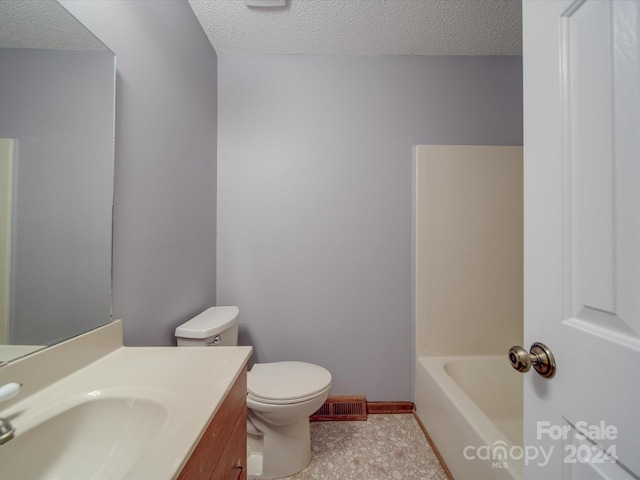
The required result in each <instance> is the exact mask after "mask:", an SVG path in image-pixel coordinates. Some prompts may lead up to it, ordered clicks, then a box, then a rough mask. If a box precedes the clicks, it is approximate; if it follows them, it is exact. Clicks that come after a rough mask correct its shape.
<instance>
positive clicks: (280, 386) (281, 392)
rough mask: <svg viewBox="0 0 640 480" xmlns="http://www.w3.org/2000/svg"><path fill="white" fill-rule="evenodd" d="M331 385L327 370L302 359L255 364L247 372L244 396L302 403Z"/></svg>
mask: <svg viewBox="0 0 640 480" xmlns="http://www.w3.org/2000/svg"><path fill="white" fill-rule="evenodd" d="M330 387H331V374H330V373H329V371H328V370H326V369H324V368H322V367H320V366H318V365H314V364H311V363H305V362H274V363H256V364H255V365H254V366H253V368H252V369H251V371H249V372H248V374H247V392H248V393H247V397H248V398H250V399H251V400H253V401H256V402H260V403H266V404H270V405H286V404H293V403H300V402H305V401H307V400H310V399H312V398H315V397H317V396H318V395H321V394H323V393H324V392H326V390H328V389H329V388H330Z"/></svg>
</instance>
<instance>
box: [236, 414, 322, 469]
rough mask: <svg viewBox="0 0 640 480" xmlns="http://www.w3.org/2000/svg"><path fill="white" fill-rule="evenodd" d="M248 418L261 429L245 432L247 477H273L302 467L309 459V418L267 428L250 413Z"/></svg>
mask: <svg viewBox="0 0 640 480" xmlns="http://www.w3.org/2000/svg"><path fill="white" fill-rule="evenodd" d="M249 417H250V421H251V422H252V423H253V425H255V427H257V429H258V430H259V431H260V432H261V433H259V434H254V433H248V434H247V478H248V479H263V480H272V479H276V478H283V477H288V476H290V475H293V474H295V473H298V472H299V471H300V470H304V469H305V467H306V466H307V465H309V462H310V461H311V432H310V428H309V419H308V418H304V419H302V420H300V421H299V422H296V423H293V424H291V425H269V426H268V427H267V426H266V425H265V424H264V422H262V421H261V420H260V419H259V418H257V417H256V416H255V415H252V412H250V413H249Z"/></svg>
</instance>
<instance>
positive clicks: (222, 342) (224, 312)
mask: <svg viewBox="0 0 640 480" xmlns="http://www.w3.org/2000/svg"><path fill="white" fill-rule="evenodd" d="M238 314H239V310H238V307H211V308H208V309H206V310H205V311H204V312H202V313H200V314H199V315H196V316H195V317H193V318H192V319H191V320H189V321H188V322H186V323H183V324H182V325H180V326H179V327H177V328H176V338H177V340H178V346H179V347H206V346H235V345H238Z"/></svg>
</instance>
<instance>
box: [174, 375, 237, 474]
mask: <svg viewBox="0 0 640 480" xmlns="http://www.w3.org/2000/svg"><path fill="white" fill-rule="evenodd" d="M246 464H247V369H246V367H245V368H244V369H243V371H242V372H241V374H240V375H239V376H238V379H237V380H236V381H235V383H234V384H233V386H232V387H231V390H230V391H229V393H228V394H227V396H226V397H225V399H224V400H223V402H222V405H220V408H219V409H218V411H217V412H216V414H215V416H214V417H213V420H211V423H209V426H208V427H207V430H206V431H205V433H204V435H203V436H202V438H201V439H200V441H199V442H198V445H197V446H196V448H195V449H194V451H193V453H192V454H191V456H190V457H189V460H188V461H187V464H186V465H185V466H184V468H183V469H182V471H181V472H180V475H179V476H178V480H201V479H210V480H244V479H245V478H246V473H247V472H246Z"/></svg>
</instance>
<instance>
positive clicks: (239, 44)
mask: <svg viewBox="0 0 640 480" xmlns="http://www.w3.org/2000/svg"><path fill="white" fill-rule="evenodd" d="M189 4H190V5H191V8H192V9H193V11H194V12H195V14H196V17H197V18H198V20H199V21H200V23H201V24H202V26H203V28H204V31H205V32H206V34H207V36H208V37H209V40H210V41H211V44H212V45H213V47H214V49H215V50H216V52H217V53H218V55H253V54H307V55H521V52H522V29H521V2H520V0H287V5H286V6H285V7H280V8H274V9H269V8H249V7H247V6H246V5H245V4H244V2H243V1H242V0H189Z"/></svg>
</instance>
